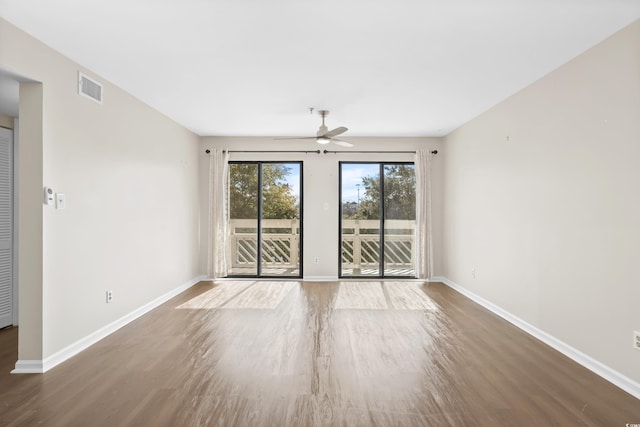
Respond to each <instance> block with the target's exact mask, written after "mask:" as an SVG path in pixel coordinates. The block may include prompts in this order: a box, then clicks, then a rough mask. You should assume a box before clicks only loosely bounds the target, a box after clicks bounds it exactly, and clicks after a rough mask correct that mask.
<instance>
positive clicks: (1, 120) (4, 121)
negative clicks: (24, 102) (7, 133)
mask: <svg viewBox="0 0 640 427" xmlns="http://www.w3.org/2000/svg"><path fill="white" fill-rule="evenodd" d="M13 119H14V118H13V117H9V116H5V115H4V114H0V127H2V128H7V129H13Z"/></svg>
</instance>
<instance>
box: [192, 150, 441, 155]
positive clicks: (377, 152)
mask: <svg viewBox="0 0 640 427" xmlns="http://www.w3.org/2000/svg"><path fill="white" fill-rule="evenodd" d="M223 151H226V152H229V153H304V154H309V153H315V154H320V153H324V154H329V153H331V154H340V153H355V154H416V152H415V151H346V150H345V151H329V150H324V151H320V150H311V151H309V150H307V151H304V150H223ZM204 152H205V153H207V154H209V153H211V150H209V149H206V150H205V151H204ZM431 154H433V155H436V154H438V150H432V151H431Z"/></svg>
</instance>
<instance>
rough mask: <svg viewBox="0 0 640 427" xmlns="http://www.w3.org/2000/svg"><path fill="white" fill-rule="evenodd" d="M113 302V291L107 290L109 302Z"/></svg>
mask: <svg viewBox="0 0 640 427" xmlns="http://www.w3.org/2000/svg"><path fill="white" fill-rule="evenodd" d="M111 302H113V291H107V304H109V303H111Z"/></svg>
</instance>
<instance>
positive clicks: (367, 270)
mask: <svg viewBox="0 0 640 427" xmlns="http://www.w3.org/2000/svg"><path fill="white" fill-rule="evenodd" d="M415 188H416V179H415V167H414V165H413V163H370V162H369V163H365V162H341V163H340V277H415V268H414V262H413V248H414V230H415V222H416V221H415V220H416V191H415Z"/></svg>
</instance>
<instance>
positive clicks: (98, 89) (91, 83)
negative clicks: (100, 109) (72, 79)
mask: <svg viewBox="0 0 640 427" xmlns="http://www.w3.org/2000/svg"><path fill="white" fill-rule="evenodd" d="M78 93H79V94H80V95H83V96H86V97H87V98H91V99H93V100H94V101H96V102H97V103H99V104H102V85H101V84H100V83H98V82H97V81H95V80H93V79H92V78H90V77H89V76H86V75H84V74H82V73H80V72H78Z"/></svg>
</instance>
